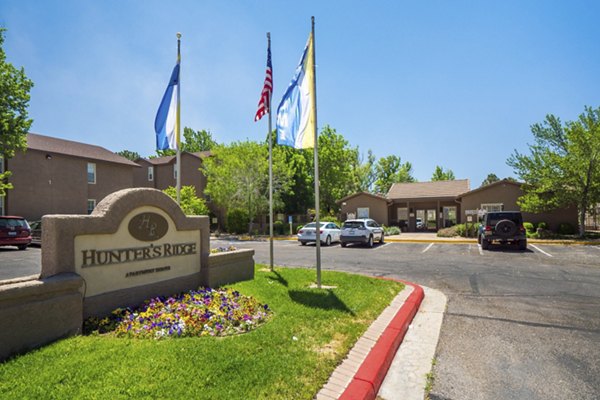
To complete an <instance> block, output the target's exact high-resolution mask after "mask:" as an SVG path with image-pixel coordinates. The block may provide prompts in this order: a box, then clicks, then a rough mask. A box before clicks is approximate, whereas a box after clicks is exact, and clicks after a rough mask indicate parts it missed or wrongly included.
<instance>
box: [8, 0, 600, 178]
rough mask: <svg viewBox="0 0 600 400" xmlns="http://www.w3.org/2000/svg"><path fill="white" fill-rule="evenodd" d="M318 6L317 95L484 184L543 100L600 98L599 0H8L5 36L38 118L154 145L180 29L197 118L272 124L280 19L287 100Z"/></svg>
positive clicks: (126, 143) (187, 87)
mask: <svg viewBox="0 0 600 400" xmlns="http://www.w3.org/2000/svg"><path fill="white" fill-rule="evenodd" d="M312 15H314V16H315V19H316V60H317V65H318V66H317V97H318V99H317V103H318V123H319V126H320V127H323V126H324V125H325V124H328V125H330V126H332V127H334V128H335V129H336V130H337V131H338V133H341V134H342V135H344V137H345V138H346V139H347V140H348V141H349V142H350V144H351V145H352V146H358V148H359V150H360V151H361V153H363V154H364V155H365V156H366V153H367V150H369V149H371V150H373V152H374V154H375V155H376V156H377V157H385V156H388V155H392V154H394V155H397V156H400V157H401V158H402V160H403V161H409V162H411V163H412V165H413V169H414V176H415V177H416V178H417V179H418V180H420V181H427V180H429V179H430V178H431V174H432V173H433V170H434V169H435V166H436V165H441V166H442V167H444V168H446V169H447V168H449V169H451V170H453V171H454V174H455V175H456V177H457V178H468V179H470V180H471V187H473V188H475V187H478V186H479V185H480V183H481V181H482V180H483V179H485V177H486V176H487V174H488V173H495V174H496V175H498V176H499V177H501V178H503V177H506V176H512V175H513V171H512V170H511V169H510V168H509V167H508V166H507V165H506V159H507V158H508V157H509V156H510V154H511V153H512V152H513V151H514V149H518V150H520V151H526V150H527V143H531V142H532V136H531V131H530V126H531V125H532V124H534V123H536V122H541V121H542V120H543V119H544V118H545V116H546V114H550V113H551V114H554V115H556V116H558V117H560V118H561V119H562V120H563V121H568V120H574V119H576V118H577V117H578V115H579V114H581V113H582V112H583V109H584V106H585V105H589V106H593V107H598V106H600V73H599V71H600V23H598V20H597V16H598V15H600V2H597V1H593V0H589V1H580V0H575V1H568V2H567V1H502V2H487V1H460V0H459V1H420V2H414V1H411V2H409V1H396V2H387V1H385V2H384V1H372V2H365V1H344V2H342V1H303V2H284V1H249V0H248V1H178V2H165V1H116V0H103V1H85V0H84V1H67V0H65V1H57V0H47V1H31V0H2V1H1V2H0V25H1V26H4V27H6V28H7V29H8V32H7V33H6V41H5V46H4V48H5V51H6V52H7V57H8V60H9V61H10V62H12V63H13V64H14V65H16V66H24V67H25V71H26V73H27V75H28V76H29V77H30V78H31V79H32V80H33V81H34V83H35V87H34V88H33V90H32V92H31V102H30V108H29V111H30V115H31V117H32V118H33V119H34V123H33V126H32V129H31V131H32V132H36V133H40V134H43V135H48V136H55V137H59V138H64V139H69V140H76V141H80V142H84V143H91V144H97V145H100V146H103V147H106V148H108V149H110V150H112V151H119V150H123V149H128V150H132V151H136V152H138V153H140V154H141V155H142V156H148V155H150V154H153V153H154V146H155V136H154V131H153V123H154V117H155V114H156V110H157V108H158V105H159V103H160V100H161V98H162V95H163V92H164V90H165V87H166V84H167V81H168V79H169V76H170V73H171V70H172V68H173V66H174V64H175V59H176V37H175V34H176V33H177V32H181V33H182V35H183V37H182V72H181V73H182V75H181V82H182V93H181V101H182V110H181V118H182V124H183V125H184V126H189V127H191V128H193V129H198V130H200V129H208V130H210V131H211V132H212V134H213V137H214V138H215V139H216V140H217V141H218V142H221V143H229V142H232V141H236V140H246V139H250V140H257V141H258V140H263V139H264V138H265V137H266V132H267V127H266V118H263V120H262V121H260V122H258V123H255V122H254V121H253V118H254V114H255V112H256V107H257V103H258V99H259V95H260V91H261V89H262V84H263V80H264V69H265V62H266V32H268V31H269V32H271V36H272V52H273V70H274V85H275V90H274V96H273V102H274V104H278V103H279V101H280V99H281V97H282V95H283V93H284V91H285V88H286V87H287V85H288V83H289V81H290V79H291V78H292V75H293V73H294V69H295V67H296V65H297V62H298V60H299V58H300V56H301V53H302V50H303V48H304V45H305V43H306V39H307V37H308V34H309V31H310V17H311V16H312Z"/></svg>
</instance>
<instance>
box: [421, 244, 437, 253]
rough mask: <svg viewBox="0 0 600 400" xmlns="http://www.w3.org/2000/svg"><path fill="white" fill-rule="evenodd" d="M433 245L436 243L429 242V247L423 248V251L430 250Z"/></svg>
mask: <svg viewBox="0 0 600 400" xmlns="http://www.w3.org/2000/svg"><path fill="white" fill-rule="evenodd" d="M433 245H434V243H429V246H427V247H426V248H425V250H423V251H422V252H421V253H425V252H426V251H427V250H429V249H430V248H431V246H433Z"/></svg>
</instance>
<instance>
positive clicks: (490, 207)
mask: <svg viewBox="0 0 600 400" xmlns="http://www.w3.org/2000/svg"><path fill="white" fill-rule="evenodd" d="M481 209H482V210H483V211H485V212H496V211H503V210H504V204H502V203H487V204H482V205H481Z"/></svg>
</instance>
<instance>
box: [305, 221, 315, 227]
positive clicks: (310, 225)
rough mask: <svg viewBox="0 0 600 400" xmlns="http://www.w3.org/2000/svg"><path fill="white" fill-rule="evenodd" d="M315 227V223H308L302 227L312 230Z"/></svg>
mask: <svg viewBox="0 0 600 400" xmlns="http://www.w3.org/2000/svg"><path fill="white" fill-rule="evenodd" d="M315 226H317V224H316V223H314V222H309V223H308V224H306V225H304V228H314V227H315Z"/></svg>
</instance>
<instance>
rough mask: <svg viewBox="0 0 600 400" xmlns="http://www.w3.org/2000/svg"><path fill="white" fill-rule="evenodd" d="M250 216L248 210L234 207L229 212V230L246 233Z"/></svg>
mask: <svg viewBox="0 0 600 400" xmlns="http://www.w3.org/2000/svg"><path fill="white" fill-rule="evenodd" d="M249 223H250V218H249V217H248V213H247V212H246V210H242V209H240V208H234V209H232V210H229V211H228V212H227V231H228V232H229V233H246V232H248V224H249Z"/></svg>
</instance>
